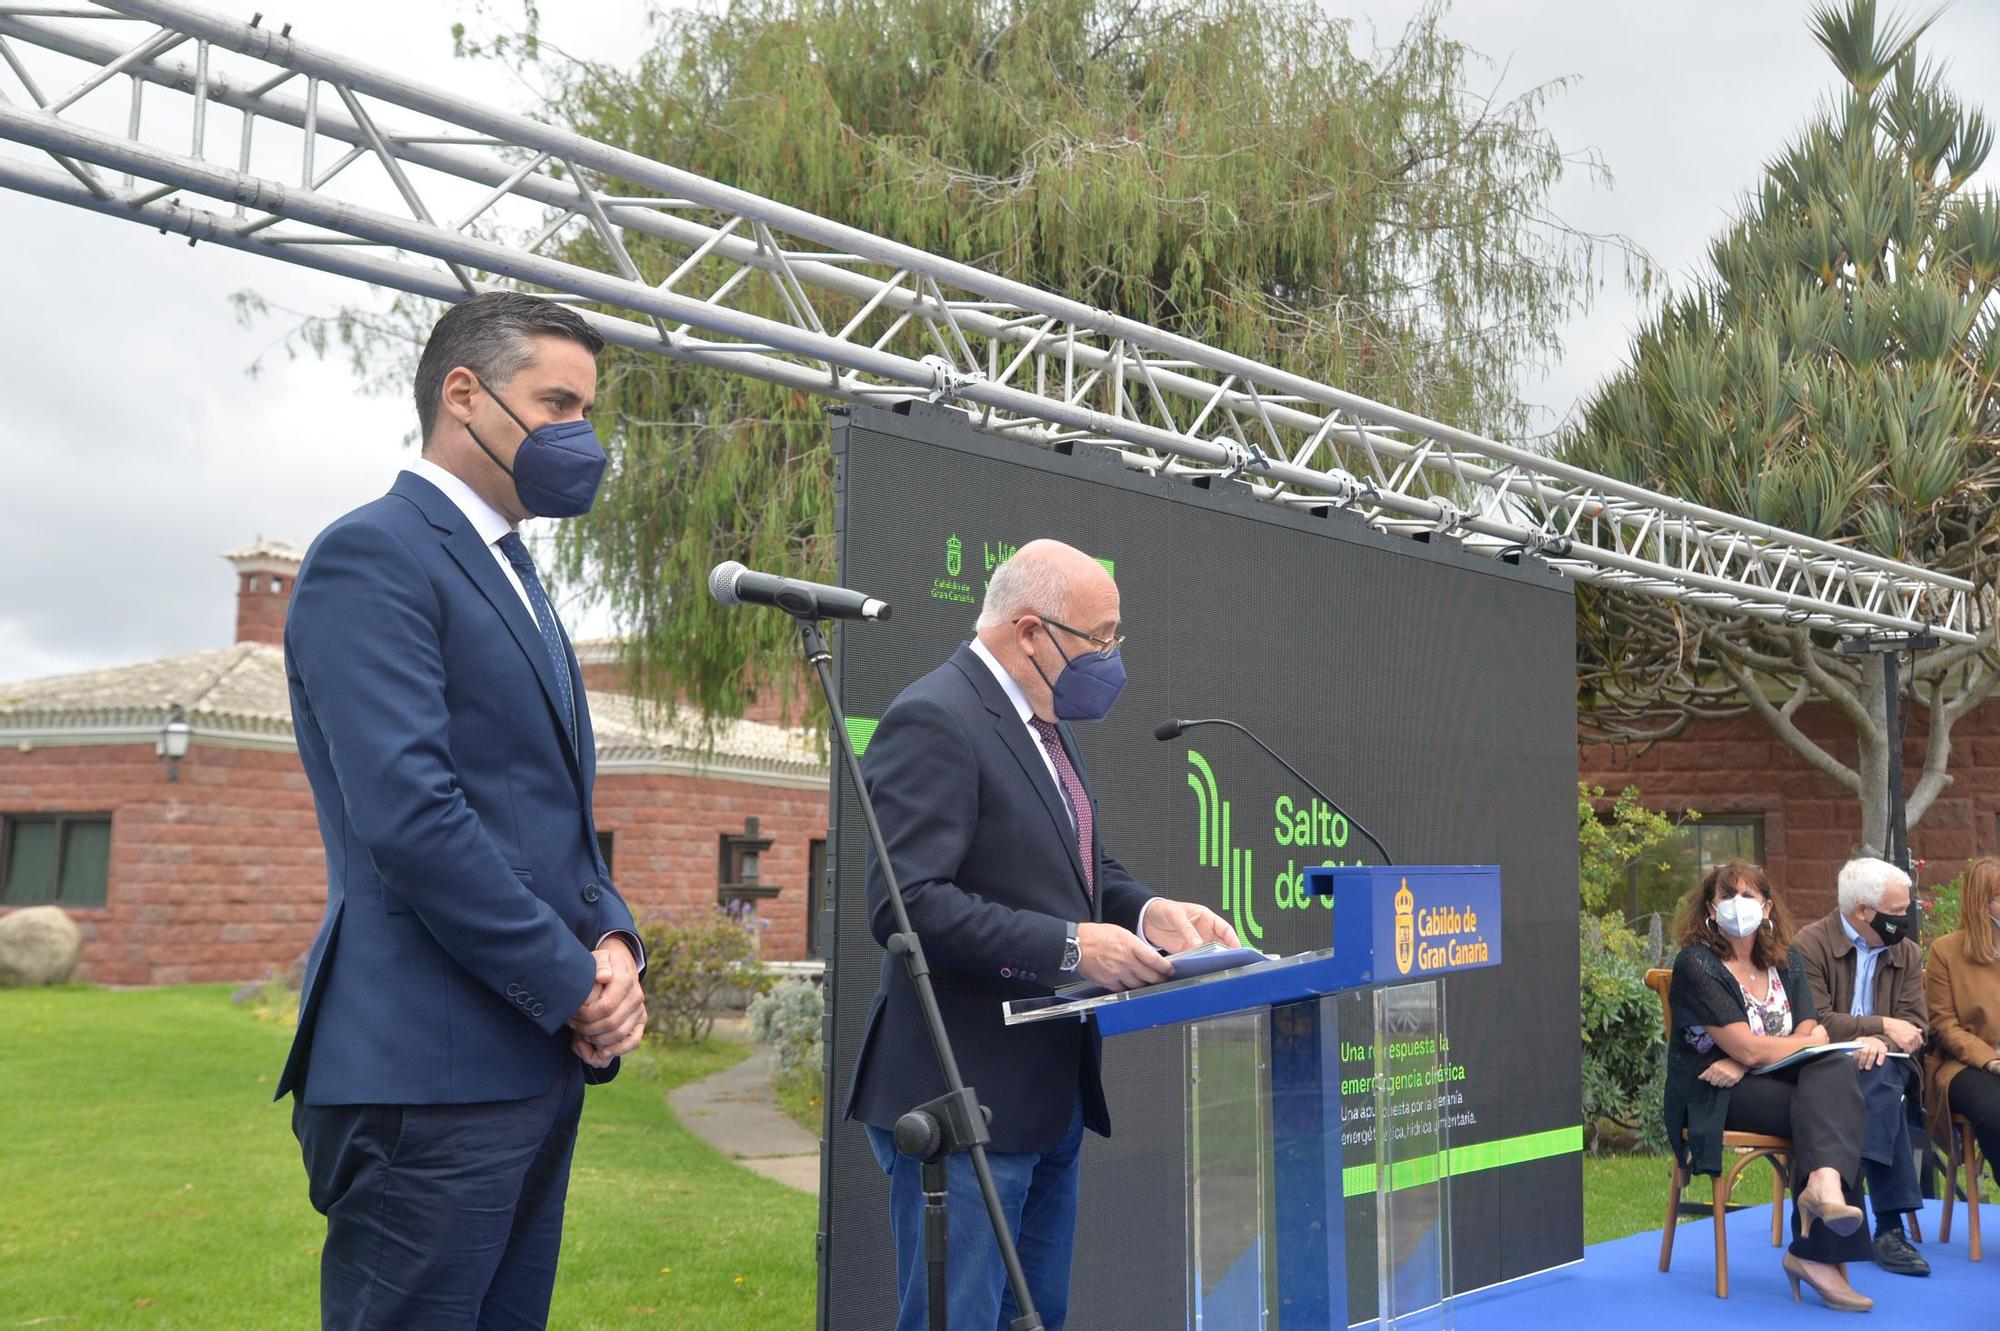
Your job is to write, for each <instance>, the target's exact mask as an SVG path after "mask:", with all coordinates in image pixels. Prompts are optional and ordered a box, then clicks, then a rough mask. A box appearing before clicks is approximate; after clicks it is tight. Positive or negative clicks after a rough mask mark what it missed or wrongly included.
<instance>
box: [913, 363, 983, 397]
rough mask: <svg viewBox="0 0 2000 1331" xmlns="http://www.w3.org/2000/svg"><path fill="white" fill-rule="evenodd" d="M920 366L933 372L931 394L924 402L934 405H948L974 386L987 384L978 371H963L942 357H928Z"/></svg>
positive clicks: (926, 395)
mask: <svg viewBox="0 0 2000 1331" xmlns="http://www.w3.org/2000/svg"><path fill="white" fill-rule="evenodd" d="M918 364H920V365H922V366H924V367H925V368H926V369H928V370H929V371H930V372H931V387H930V392H929V393H927V394H925V397H924V400H925V401H927V402H929V403H931V404H932V405H938V404H941V403H948V402H950V401H951V400H952V399H953V398H955V397H957V396H959V395H960V394H961V393H963V392H965V390H966V389H968V388H970V387H972V386H973V385H974V384H983V383H985V382H986V376H985V375H983V374H981V373H979V371H977V370H961V369H959V368H958V367H957V366H956V365H953V364H952V363H951V362H950V361H948V360H946V359H945V358H944V357H942V356H926V357H924V358H923V360H921V361H919V362H918Z"/></svg>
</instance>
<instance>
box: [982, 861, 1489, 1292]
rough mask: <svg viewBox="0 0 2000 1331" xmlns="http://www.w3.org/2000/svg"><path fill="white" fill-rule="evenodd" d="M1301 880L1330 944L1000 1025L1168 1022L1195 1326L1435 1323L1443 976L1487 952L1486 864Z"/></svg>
mask: <svg viewBox="0 0 2000 1331" xmlns="http://www.w3.org/2000/svg"><path fill="white" fill-rule="evenodd" d="M1309 873H1310V874H1311V875H1317V876H1318V878H1319V883H1318V884H1316V886H1318V887H1319V890H1321V891H1322V892H1326V891H1328V890H1329V889H1330V891H1331V895H1332V896H1333V898H1334V947H1332V948H1331V949H1328V950H1325V951H1321V952H1312V953H1306V954H1302V955H1300V956H1296V957H1286V958H1283V959H1281V960H1278V961H1270V962H1265V963H1262V964H1260V965H1256V966H1249V967H1245V968H1244V969H1242V970H1237V971H1230V972H1227V973H1224V974H1221V975H1212V976H1207V977H1203V978H1201V979H1192V980H1184V981H1175V982H1170V983H1168V984H1165V985H1158V986H1155V987H1153V988H1150V989H1143V990H1135V991H1132V992H1130V993H1125V994H1113V995H1107V996H1105V997H1103V998H1096V999H1088V1000H1083V1001H1080V1002H1075V1003H1069V1004H1060V1003H1058V1004H1049V1003H1046V1002H1045V1001H1044V1000H1029V1001H1027V1002H1017V1003H1013V1004H1009V1005H1008V1012H1007V1020H1008V1021H1009V1022H1021V1021H1040V1020H1075V1019H1077V1018H1079V1017H1081V1018H1082V1019H1085V1020H1093V1021H1096V1022H1097V1024H1098V1026H1099V1028H1100V1030H1101V1031H1102V1033H1103V1034H1104V1035H1106V1036H1108V1037H1115V1036H1117V1035H1120V1034H1124V1033H1126V1032H1130V1031H1137V1030H1148V1029H1153V1028H1156V1027H1160V1026H1179V1027H1180V1028H1181V1040H1182V1051H1183V1058H1184V1059H1185V1072H1186V1096H1187V1098H1186V1142H1187V1156H1186V1167H1187V1177H1186V1194H1185V1206H1186V1225H1187V1252H1188V1275H1187V1280H1188V1284H1187V1308H1188V1327H1189V1328H1190V1331H1306V1329H1307V1328H1310V1329H1311V1331H1326V1328H1341V1327H1346V1326H1350V1325H1354V1324H1364V1323H1365V1324H1379V1325H1380V1326H1381V1327H1383V1328H1384V1329H1385V1331H1387V1328H1396V1329H1397V1331H1449V1329H1450V1328H1451V1327H1452V1325H1453V1322H1452V1301H1451V1293H1452V1291H1451V1269H1452V1268H1451V1171H1450V1168H1449V1162H1450V1158H1451V1156H1450V1142H1449V1138H1448V1133H1447V1125H1448V1122H1449V1117H1450V1116H1449V1112H1448V1111H1449V1106H1448V1104H1447V1103H1446V1099H1445V1095H1444V1092H1445V1089H1446V1087H1447V1085H1448V1082H1449V1078H1450V1076H1451V1063H1450V1057H1449V1044H1448V1040H1447V1035H1446V1027H1445V982H1444V980H1443V978H1442V977H1443V976H1444V975H1445V974H1448V973H1450V972H1452V971H1456V970H1467V969H1472V968H1475V967H1481V966H1491V965H1498V964H1499V962H1500V876H1499V871H1498V870H1497V869H1495V868H1492V867H1489V866H1413V867H1404V868H1393V869H1390V868H1372V867H1370V868H1343V869H1330V870H1312V871H1309ZM1309 881H1311V880H1310V878H1309ZM1350 1221H1352V1224H1350Z"/></svg>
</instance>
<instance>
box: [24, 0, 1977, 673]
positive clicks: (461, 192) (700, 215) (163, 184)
mask: <svg viewBox="0 0 2000 1331" xmlns="http://www.w3.org/2000/svg"><path fill="white" fill-rule="evenodd" d="M289 32H290V28H289V26H287V27H286V28H285V29H284V30H282V31H272V30H271V29H270V28H269V27H266V26H264V25H263V24H262V23H261V22H260V21H259V20H257V19H252V20H251V21H250V22H248V23H244V22H241V21H238V20H235V19H231V18H227V17H224V16H222V15H219V14H216V13H213V12H211V11H208V10H205V9H202V8H199V7H196V6H192V5H187V4H182V3H177V2H176V0H107V2H106V3H102V4H96V3H91V4H68V5H50V4H42V5H27V4H21V3H10V2H9V0H0V64H4V65H5V66H6V68H7V70H8V71H10V74H0V139H7V140H12V141H13V142H15V143H16V144H19V145H22V146H24V147H26V148H29V149H32V150H35V155H34V156H33V157H32V158H30V159H23V158H21V157H18V156H0V185H4V186H6V187H9V188H13V189H16V190H21V191H24V192H26V193H30V194H35V195H39V196H41V197H44V198H48V199H53V200H57V201H59V202H64V203H69V204H73V205H76V206H78V207H83V208H88V209H91V210H92V211H95V212H100V213H105V214H108V215H111V216H114V217H123V218H126V219H128V220H131V221H134V222H139V223H142V224H144V225H147V226H153V227H157V228H159V229H160V230H162V231H164V232H172V233H176V234H179V235H184V236H187V237H188V238H189V239H190V241H191V242H193V241H209V242H211V243H214V244H219V245H226V246H229V247H231V248H233V249H239V250H246V251H250V252H253V253H258V254H264V255H268V256H270V257H273V258H276V259H280V260H283V261H285V262H287V263H292V264H299V265H303V266H306V267H310V268H317V269H321V270H324V271H327V272H332V273H338V274H341V275H344V276H347V277H352V278H357V279H359V280H361V281H365V282H369V283H372V284H375V285H377V286H382V287H388V288H392V289H395V290H398V291H404V292H410V293H414V294H416V295H419V296H425V297H430V298H434V299H437V300H443V301H451V300H458V299H463V298H464V297H465V296H467V295H468V294H470V293H473V292H476V291H480V290H485V289H489V288H493V287H509V288H514V289H521V290H529V291H534V292H537V293H539V294H543V295H547V296H549V297H551V298H553V299H557V300H563V301H566V302H569V303H572V304H575V305H577V306H578V307H580V309H581V311H582V312H583V313H584V314H585V316H586V317H587V318H589V319H590V320H591V321H592V322H593V323H594V324H595V326H596V327H597V328H598V329H599V330H600V331H602V332H603V333H604V335H605V336H606V337H607V338H608V339H609V340H611V341H614V342H617V343H619V344H621V345H624V346H628V347H634V348H639V349H643V350H646V351H651V352H656V353H658V354H660V355H664V356H669V357H673V358H675V359H678V360H684V361H689V362H693V363H695V364H699V365H705V366H711V367H715V368H719V369H722V370H726V371H729V372H732V373H737V374H745V375H752V376H755V377H757V378H760V379H764V380H767V381H770V382H772V383H776V384H781V385H786V386H789V387H792V388H795V389H799V390H802V391H805V392H809V393H813V394H817V395H822V396H826V397H830V398H836V399H841V400H845V401H849V402H873V403H885V402H895V401H898V400H904V399H909V398H928V399H930V400H932V401H952V402H954V403H955V404H956V405H958V406H960V407H962V408H963V409H965V410H967V411H968V412H970V414H971V417H972V420H973V422H974V423H975V424H976V425H978V426H979V427H980V428H982V429H984V430H987V431H990V432H992V433H994V434H997V435H1001V436H1004V437H1007V438H1010V439H1015V440H1018V441H1021V442H1022V443H1023V444H1024V445H1028V444H1038V445H1043V446H1055V445H1063V446H1068V447H1070V448H1073V449H1103V450H1107V451H1109V452H1111V453H1113V454H1114V455H1116V456H1117V457H1118V458H1119V459H1120V460H1121V461H1122V462H1123V463H1124V464H1125V465H1126V466H1129V467H1133V468H1138V469H1143V470H1145V471H1149V472H1153V473H1157V474H1161V475H1166V476H1176V477H1184V478H1200V477H1207V478H1210V483H1211V484H1221V483H1237V484H1240V485H1242V486H1244V487H1245V488H1246V489H1247V490H1248V491H1249V492H1250V493H1251V494H1253V495H1255V496H1256V497H1257V498H1259V499H1262V500H1265V501H1268V502H1271V503H1275V504H1284V505H1292V506H1300V507H1305V508H1308V509H1315V510H1332V509H1345V510H1348V511H1351V512H1353V513H1355V514H1358V515H1360V516H1361V517H1362V518H1364V519H1365V520H1366V521H1367V522H1369V523H1371V524H1372V525H1374V526H1376V527H1378V528H1380V529H1382V530H1385V531H1390V532H1400V533H1405V534H1414V533H1420V532H1433V533H1438V534H1441V535H1449V536H1452V537H1454V538H1456V539H1458V540H1459V541H1461V542H1462V543H1463V545H1464V547H1465V548H1466V549H1468V550H1471V551H1474V552H1476V553H1480V554H1485V555H1490V556H1496V557H1511V558H1516V559H1519V558H1523V557H1534V558H1538V559H1539V560H1541V561H1542V562H1544V563H1546V564H1547V565H1549V566H1550V567H1552V568H1554V569H1557V570H1559V571H1560V572H1562V573H1564V574H1566V575H1568V576H1570V577H1573V578H1578V579H1581V580H1584V581H1588V582H1592V583H1597V584H1601V585H1604V586H1608V587H1613V588H1617V589H1619V590H1621V591H1625V592H1628V593H1631V594H1635V595H1641V596H1653V597H1664V598H1669V599H1673V600H1677V601H1681V602H1684V603H1687V604H1691V605H1696V606H1700V607H1704V608H1708V609H1713V610H1717V611H1720V612H1723V613H1727V614H1739V615H1749V616H1760V617H1763V618H1767V619H1771V620H1775V621H1779V622H1785V623H1797V624H1809V625H1812V626H1815V627H1819V628H1825V629H1829V630H1833V631H1836V632H1839V633H1845V634H1880V633H1884V632H1907V631H1915V630H1928V631H1931V632H1934V633H1936V634H1938V635H1939V636H1940V637H1942V638H1945V639H1949V640H1952V641H1957V642H1968V641H1972V640H1973V639H1974V638H1976V637H1977V636H1978V635H1979V634H1980V633H1981V632H1982V631H1983V630H1984V628H1985V627H1986V621H1987V611H1986V609H1985V605H1984V601H1983V599H1982V597H1981V596H1980V595H1978V594H1977V593H1975V591H1974V588H1973V586H1972V584H1971V583H1969V582H1966V581H1964V580H1963V579H1959V578H1953V577H1947V576H1943V575H1940V574H1936V573H1931V572H1927V571H1925V570H1923V569H1919V568H1915V567H1912V566H1910V565H1907V564H1902V563H1898V562H1896V561H1893V560H1887V559H1881V558H1878V557H1876V556H1873V555H1870V554H1867V553H1865V552H1861V551H1856V550H1851V549H1848V548H1846V547H1844V546H1841V545H1837V544H1833V543H1830V542H1826V541H1821V540H1817V539H1815V538H1812V537H1807V536H1802V535H1798V534H1796V533H1792V532H1787V531H1783V530H1780V529H1778V528H1774V527H1770V526H1766V525H1764V524H1762V523H1757V522H1752V521H1750V520H1748V519H1745V518H1742V517H1739V516H1737V515H1735V514H1731V513H1724V512H1720V511H1718V510H1715V509H1710V508H1705V507H1702V506H1700V505H1697V504H1691V503H1687V502H1685V501H1683V500H1680V499H1676V498H1674V497H1672V496H1669V495H1664V494H1659V493H1655V492H1653V491H1650V490H1647V489H1644V488H1642V487H1639V486H1635V485H1629V484H1626V483H1624V482H1621V481H1617V480H1614V479H1612V478H1610V477H1606V476H1600V475H1596V474H1593V473H1591V472H1588V471H1584V470H1582V469H1580V468H1576V467H1571V466H1567V465H1565V464H1563V463H1561V462H1557V461H1555V460H1553V459H1551V458H1548V457H1545V456H1543V455H1542V454H1540V453H1537V452H1534V451H1532V450H1530V449H1525V448H1520V447H1517V446H1513V445H1509V444H1504V443H1500V442H1498V441H1496V440H1492V439H1487V438H1483V437H1481V436H1479V435H1475V434H1472V433H1470V432H1468V431H1464V430H1459V429H1455V428H1453V427H1451V426H1449V425H1445V424H1442V423H1440V422H1437V421H1432V420H1427V419H1425V418H1424V417H1421V416H1418V415H1416V414H1414V413H1411V412H1407V411H1402V410H1399V409H1397V408H1395V407H1391V406H1385V405H1383V404H1381V403H1377V402H1371V401H1369V400H1368V399H1366V398H1362V397H1357V396H1355V395H1354V394H1352V393H1346V392H1343V391H1341V390H1340V389H1338V388H1335V387H1332V386H1330V385H1327V384H1322V383H1317V382H1314V381H1312V380H1310V379H1307V378H1304V377H1301V376H1299V375H1295V374H1289V373H1287V372H1285V371H1284V370H1282V369H1279V368H1276V367H1273V366H1269V365H1263V364H1259V363H1257V362H1255V361H1251V360H1247V359H1244V358H1242V357H1238V356H1232V355H1228V354H1226V353H1223V352H1220V351H1217V350H1215V349H1214V348H1211V347H1208V346H1205V345H1203V344H1201V343H1199V342H1196V341H1193V340H1191V339H1189V338H1185V337H1181V336H1178V335H1176V334H1173V333H1169V332H1166V331H1163V330H1161V329H1158V328H1154V327H1150V326H1148V325H1146V324H1143V323H1139V322H1137V321H1135V320H1131V319H1127V318H1123V317H1121V316H1119V315H1117V314H1114V313H1111V312H1109V311H1105V310H1098V309H1092V308H1090V307H1089V306H1087V305H1084V304H1082V303H1080V302H1077V301H1074V300H1069V299H1066V298H1064V297H1062V296H1059V295H1053V294H1051V293H1048V292H1045V291H1039V290H1036V289H1035V288H1033V287H1030V286H1027V285H1024V284H1022V283H1020V282H1015V281H1010V280H1008V279H1006V278H1003V277H997V276H995V275H993V274H991V273H987V272H983V271H981V270H979V269H977V268H974V267H972V266H970V265H967V264H963V263H957V262H954V261H951V260H948V259H943V258H939V257H937V256H934V255H931V254H927V253H924V252H923V251H920V250H917V249H914V248H911V247H910V246H907V245H902V244H898V243H896V242H895V241H893V240H888V239H884V238H882V237H879V236H875V235H871V234H869V233H867V232H865V231H861V230H857V229H856V228H853V227H849V226H844V225H842V224H840V223H838V222H834V221H830V220H828V219H826V218H822V217H818V216H815V215H813V214H811V213H807V212H803V211H801V210H799V209H796V208H789V207H786V206H785V205H783V204H780V203H776V202H773V201H771V200H769V199H765V198H761V197H759V196H757V195H754V194H751V193H748V192H746V191H743V190H739V189H734V188H732V187H730V186H727V185H724V184H720V183H718V182H716V181H713V180H709V179H706V178H704V177H701V176H698V175H695V174H692V173H690V172H687V171H683V170H679V169H676V168H674V167H672V166H667V165H664V164H662V163H659V162H655V161H652V160H649V159H647V158H644V157H641V156H638V155H636V154H634V153H631V152H627V151H624V150H622V149H619V148H615V147H611V146H609V145H607V144H603V143H598V142H595V141H593V140H590V139H586V138H584V137H582V136H579V135H577V134H574V133H571V132H568V131H566V130H564V129H562V128H560V127H558V126H554V125H549V124H546V123H543V122H541V121H537V120H533V119H530V118H528V117H526V116H521V115H516V114H513V113H510V112H506V111H501V110H496V109H493V108H491V107H486V106H482V105H478V104H476V103H473V102H470V101H467V100H465V99H464V98H461V97H457V96H454V95H452V94H451V93H448V92H445V91H442V90H440V89H436V88H431V87H426V86H423V85H420V84H415V83H412V82H410V81H408V80H406V79H402V78H398V77H396V76H394V75H392V74H388V73H385V72H382V71H380V70H377V69H373V68H371V67H369V66H367V65H364V64H361V63H358V62H356V61H353V60H350V59H347V58H346V57H344V56H340V55H337V54H334V53H331V52H328V51H324V50H320V49H316V48H314V47H311V46H308V45H306V44H304V43H302V42H298V41H295V40H293V39H292V38H291V37H290V35H289ZM190 57H191V58H190ZM10 79H11V81H10ZM48 162H52V163H53V165H47V164H45V163H48Z"/></svg>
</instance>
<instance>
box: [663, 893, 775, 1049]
mask: <svg viewBox="0 0 2000 1331" xmlns="http://www.w3.org/2000/svg"><path fill="white" fill-rule="evenodd" d="M639 939H640V941H641V942H643V943H644V944H645V946H646V978H645V981H644V983H645V989H646V1025H647V1029H648V1031H649V1032H651V1033H652V1034H656V1035H658V1036H660V1037H661V1038H662V1039H664V1040H666V1041H668V1042H669V1043H672V1044H695V1043H698V1042H699V1041H702V1040H706V1039H707V1038H708V1035H709V1032H710V1031H711V1030H713V1029H714V1027H715V1010H716V1007H717V1006H718V1004H719V1002H720V1000H721V999H722V997H723V995H724V994H725V993H727V992H729V991H731V990H734V991H737V992H739V993H748V994H751V995H756V994H761V993H763V992H764V991H765V990H766V989H768V988H769V987H770V985H771V979H770V977H769V976H768V975H766V974H765V973H764V971H763V970H762V969H761V968H760V967H759V966H758V964H757V933H756V928H755V924H754V922H746V921H743V920H740V919H738V918H737V917H736V916H734V915H732V914H730V913H729V912H728V911H727V910H724V909H722V908H720V907H718V908H717V909H715V910H712V911H705V912H702V913H699V914H691V915H688V916H685V917H683V918H680V919H678V920H677V919H673V918H669V917H655V918H653V919H650V920H647V921H645V922H643V923H642V924H641V925H640V926H639Z"/></svg>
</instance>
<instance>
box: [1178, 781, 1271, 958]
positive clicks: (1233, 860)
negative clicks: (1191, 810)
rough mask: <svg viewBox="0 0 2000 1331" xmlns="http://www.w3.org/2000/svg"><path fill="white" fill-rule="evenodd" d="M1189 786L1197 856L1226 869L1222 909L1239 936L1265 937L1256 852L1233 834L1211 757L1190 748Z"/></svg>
mask: <svg viewBox="0 0 2000 1331" xmlns="http://www.w3.org/2000/svg"><path fill="white" fill-rule="evenodd" d="M1188 766H1190V767H1192V768H1193V769H1194V770H1193V771H1191V772H1189V773H1188V778H1187V782H1188V787H1189V789H1191V790H1193V791H1194V802H1195V859H1196V862H1197V863H1199V864H1200V865H1201V866H1202V867H1204V868H1217V869H1220V870H1222V913H1223V914H1224V915H1227V916H1228V917H1229V919H1230V922H1231V923H1233V924H1234V925H1235V926H1236V936H1237V937H1238V938H1240V939H1243V940H1244V941H1245V942H1246V943H1247V942H1253V941H1261V940H1262V939H1263V937H1264V927H1263V926H1262V925H1260V924H1258V923H1257V908H1256V906H1255V905H1254V904H1252V900H1251V898H1252V896H1253V895H1254V894H1253V892H1252V890H1251V887H1250V883H1251V880H1252V878H1253V877H1254V875H1255V874H1256V867H1255V866H1256V855H1255V852H1253V851H1249V850H1244V849H1239V848H1238V847H1237V846H1236V845H1235V844H1234V843H1233V839H1232V837H1231V836H1230V815H1231V810H1230V805H1229V801H1227V800H1225V799H1223V798H1222V792H1221V790H1220V788H1219V787H1217V785H1216V784H1215V772H1214V770H1213V769H1212V768H1210V767H1209V765H1208V759H1206V758H1204V757H1202V756H1201V755H1200V754H1199V753H1197V752H1195V751H1194V750H1193V749H1189V750H1188Z"/></svg>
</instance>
